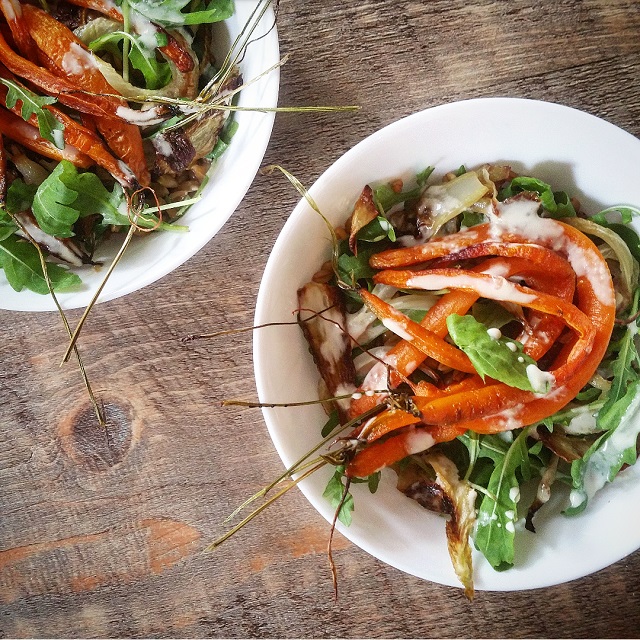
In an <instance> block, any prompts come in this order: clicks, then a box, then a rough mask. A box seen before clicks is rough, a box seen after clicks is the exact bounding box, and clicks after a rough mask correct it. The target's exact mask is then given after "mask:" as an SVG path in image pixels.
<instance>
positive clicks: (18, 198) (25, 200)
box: [6, 178, 38, 214]
mask: <svg viewBox="0 0 640 640" xmlns="http://www.w3.org/2000/svg"><path fill="white" fill-rule="evenodd" d="M37 190H38V185H36V184H27V183H26V182H24V181H23V180H21V179H20V178H16V179H15V180H14V181H13V182H12V183H11V184H10V185H9V188H8V189H7V204H6V207H7V211H8V212H9V213H14V214H15V213H20V212H21V211H26V210H27V209H31V205H32V204H33V198H34V196H35V195H36V191H37Z"/></svg>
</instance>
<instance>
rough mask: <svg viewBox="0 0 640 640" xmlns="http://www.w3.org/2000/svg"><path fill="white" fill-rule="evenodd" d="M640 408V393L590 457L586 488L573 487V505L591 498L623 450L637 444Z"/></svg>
mask: <svg viewBox="0 0 640 640" xmlns="http://www.w3.org/2000/svg"><path fill="white" fill-rule="evenodd" d="M638 408H640V394H638V395H636V396H635V397H634V399H633V400H632V401H631V404H630V405H629V407H628V408H627V410H626V411H625V412H624V415H623V416H622V418H621V420H620V424H619V425H618V427H617V428H616V429H615V431H614V432H613V433H612V434H611V435H610V436H609V438H608V439H607V440H606V441H605V443H604V444H603V445H602V446H601V447H600V448H599V449H598V450H597V451H596V452H595V453H594V454H593V455H592V456H591V458H589V460H588V461H587V464H586V465H585V467H584V477H583V486H584V490H580V489H573V490H572V491H571V494H570V498H569V499H570V502H571V506H573V507H576V506H578V505H580V504H582V503H583V502H584V501H585V500H588V499H591V498H592V497H593V496H594V495H595V494H596V492H597V491H599V490H600V489H602V487H604V485H605V484H606V483H607V482H610V480H609V472H610V470H611V467H614V466H616V464H617V463H618V462H619V460H620V456H621V455H622V452H623V451H625V450H626V449H629V448H631V447H635V446H636V441H637V439H638V433H640V421H639V420H637V419H634V418H636V413H637V411H638Z"/></svg>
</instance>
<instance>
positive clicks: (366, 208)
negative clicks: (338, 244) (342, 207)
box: [349, 185, 378, 255]
mask: <svg viewBox="0 0 640 640" xmlns="http://www.w3.org/2000/svg"><path fill="white" fill-rule="evenodd" d="M377 217H378V209H377V207H376V205H375V203H374V201H373V190H372V189H371V187H370V186H369V185H367V186H366V187H365V188H364V189H363V190H362V193H361V194H360V197H359V198H358V201H357V202H356V204H355V207H354V208H353V213H352V214H351V225H350V226H351V228H350V231H349V249H351V251H352V253H353V255H358V246H357V243H356V236H357V235H358V231H360V229H362V228H363V227H366V226H367V225H368V224H369V223H370V222H371V221H372V220H375V219H376V218H377Z"/></svg>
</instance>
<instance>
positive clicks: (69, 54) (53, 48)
mask: <svg viewBox="0 0 640 640" xmlns="http://www.w3.org/2000/svg"><path fill="white" fill-rule="evenodd" d="M24 19H25V21H26V23H27V25H28V26H29V29H30V31H31V35H32V37H33V39H34V40H35V42H36V44H37V46H38V48H39V49H40V51H41V52H42V54H43V55H42V56H41V58H42V63H43V64H44V65H45V66H46V67H47V68H48V69H49V70H50V71H52V72H54V73H55V74H56V75H58V76H61V77H63V78H65V79H67V80H69V81H70V82H73V83H77V84H78V86H82V87H83V89H84V90H85V91H88V92H91V93H92V94H98V96H100V98H101V99H102V100H106V101H108V102H109V103H110V104H111V108H112V115H111V116H105V115H96V114H94V117H95V122H96V126H97V129H98V131H100V133H101V134H102V136H103V137H104V139H105V140H106V142H107V144H108V145H109V147H111V149H112V150H113V151H114V153H115V154H116V155H117V156H118V157H119V158H121V159H122V160H123V161H124V162H125V163H126V164H127V165H128V166H129V167H130V168H131V170H132V171H133V172H134V173H135V175H136V177H137V178H138V181H139V182H140V184H141V185H142V186H146V185H148V184H149V182H150V175H149V170H148V168H147V162H146V158H145V154H144V149H143V146H142V135H141V133H140V128H139V127H137V126H135V125H133V124H129V123H125V122H123V121H122V119H120V118H116V117H115V115H116V114H117V112H118V109H119V108H120V107H127V103H126V101H125V100H124V98H118V97H115V94H117V91H115V89H114V88H113V87H112V86H111V85H110V84H109V83H108V82H107V81H106V79H105V77H104V76H103V75H102V73H100V70H99V68H98V67H97V66H96V65H95V64H94V63H93V54H92V53H91V52H90V51H89V50H88V49H87V47H86V46H85V45H84V43H83V42H82V41H81V40H80V39H79V38H77V37H76V36H75V35H74V33H73V32H72V31H71V30H70V29H68V28H67V27H66V26H65V25H64V24H62V23H61V22H59V21H58V20H56V19H55V18H54V17H53V16H51V15H49V14H48V13H47V12H46V11H43V10H42V9H38V8H37V7H34V6H32V5H25V7H24Z"/></svg>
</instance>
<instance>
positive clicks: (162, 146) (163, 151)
mask: <svg viewBox="0 0 640 640" xmlns="http://www.w3.org/2000/svg"><path fill="white" fill-rule="evenodd" d="M153 148H154V149H155V150H156V153H158V154H160V155H161V156H165V157H167V158H168V157H170V156H171V155H172V154H173V147H172V146H171V143H170V142H169V141H168V140H167V138H166V137H165V136H164V135H163V134H162V133H160V134H158V135H157V136H154V138H153Z"/></svg>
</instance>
